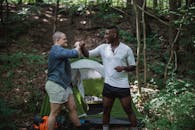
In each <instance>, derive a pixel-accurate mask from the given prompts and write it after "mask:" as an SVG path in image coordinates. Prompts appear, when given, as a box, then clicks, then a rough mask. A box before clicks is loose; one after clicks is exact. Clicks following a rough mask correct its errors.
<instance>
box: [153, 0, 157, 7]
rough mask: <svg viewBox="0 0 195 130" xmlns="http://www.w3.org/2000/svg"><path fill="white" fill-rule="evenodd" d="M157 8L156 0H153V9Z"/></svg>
mask: <svg viewBox="0 0 195 130" xmlns="http://www.w3.org/2000/svg"><path fill="white" fill-rule="evenodd" d="M156 8H157V0H153V9H156Z"/></svg>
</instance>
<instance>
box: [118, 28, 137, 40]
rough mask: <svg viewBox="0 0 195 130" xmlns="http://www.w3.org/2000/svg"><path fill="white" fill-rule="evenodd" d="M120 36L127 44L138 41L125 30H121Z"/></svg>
mask: <svg viewBox="0 0 195 130" xmlns="http://www.w3.org/2000/svg"><path fill="white" fill-rule="evenodd" d="M119 35H120V37H121V38H122V39H123V40H124V41H125V42H126V43H131V42H135V41H136V37H133V36H131V35H130V34H129V32H127V31H125V30H120V31H119Z"/></svg>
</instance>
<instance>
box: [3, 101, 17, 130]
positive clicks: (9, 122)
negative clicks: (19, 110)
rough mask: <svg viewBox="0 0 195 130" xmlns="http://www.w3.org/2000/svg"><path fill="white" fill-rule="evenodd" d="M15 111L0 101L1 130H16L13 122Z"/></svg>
mask: <svg viewBox="0 0 195 130" xmlns="http://www.w3.org/2000/svg"><path fill="white" fill-rule="evenodd" d="M14 112H15V110H13V109H11V108H9V107H8V106H7V104H6V103H5V102H4V101H3V100H2V99H0V113H1V114H0V121H1V123H0V129H1V130H9V129H11V130H15V129H16V126H15V124H14V121H13V118H12V116H13V114H14Z"/></svg>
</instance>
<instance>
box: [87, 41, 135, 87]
mask: <svg viewBox="0 0 195 130" xmlns="http://www.w3.org/2000/svg"><path fill="white" fill-rule="evenodd" d="M89 56H90V57H91V56H101V58H102V61H103V65H104V73H105V79H104V82H105V83H107V84H109V85H111V86H114V87H118V88H129V81H128V73H127V72H124V71H122V72H117V71H116V70H115V69H114V68H115V67H116V66H128V65H135V58H134V55H133V51H132V50H131V48H130V47H128V46H127V45H125V44H124V43H120V44H119V46H118V47H117V48H116V49H115V51H114V52H113V51H112V48H111V45H110V44H101V45H99V46H98V47H96V48H95V49H93V50H90V51H89Z"/></svg>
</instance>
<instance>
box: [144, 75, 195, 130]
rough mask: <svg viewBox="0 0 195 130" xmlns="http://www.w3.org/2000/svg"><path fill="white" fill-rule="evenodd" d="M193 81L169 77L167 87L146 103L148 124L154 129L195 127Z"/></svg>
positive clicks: (149, 127)
mask: <svg viewBox="0 0 195 130" xmlns="http://www.w3.org/2000/svg"><path fill="white" fill-rule="evenodd" d="M194 92H195V90H194V88H193V82H192V81H184V80H180V79H176V78H172V79H169V80H168V82H167V85H166V89H164V90H161V91H160V93H159V94H158V95H156V97H155V98H153V99H151V100H150V102H149V103H147V104H146V105H145V111H146V112H148V113H147V114H148V117H147V118H146V126H147V128H148V129H150V130H153V129H156V128H158V129H159V130H193V129H195V124H194V122H195V100H194V99H195V95H194Z"/></svg>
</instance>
